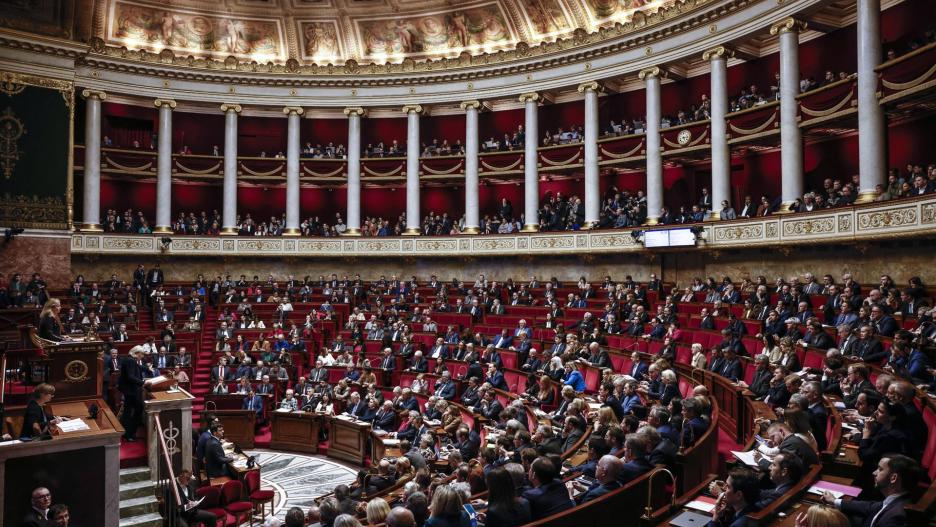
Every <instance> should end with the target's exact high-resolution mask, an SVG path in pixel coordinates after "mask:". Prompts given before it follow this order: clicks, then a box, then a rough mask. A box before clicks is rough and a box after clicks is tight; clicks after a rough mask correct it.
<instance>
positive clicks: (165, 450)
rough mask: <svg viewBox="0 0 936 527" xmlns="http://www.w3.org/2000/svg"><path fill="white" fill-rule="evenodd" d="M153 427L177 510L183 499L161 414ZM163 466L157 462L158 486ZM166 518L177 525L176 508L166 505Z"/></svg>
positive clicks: (154, 420) (154, 416)
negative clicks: (160, 419)
mask: <svg viewBox="0 0 936 527" xmlns="http://www.w3.org/2000/svg"><path fill="white" fill-rule="evenodd" d="M152 419H153V426H154V427H155V429H156V430H155V431H156V436H157V437H158V438H159V441H157V443H156V447H157V448H158V449H159V453H160V454H162V461H163V462H164V463H165V464H166V471H167V472H168V473H169V474H168V475H169V478H168V479H169V482H168V483H166V484H167V485H171V487H172V496H173V497H174V498H175V505H176V508H180V507H182V506H183V505H184V504H183V503H182V497H181V496H180V495H179V487H178V485H176V484H175V481H176V475H175V471H174V470H173V469H172V458H171V457H169V447H168V446H167V445H166V436H164V435H163V429H162V424H161V423H160V422H159V414H154V415H153V416H152ZM160 466H161V465H159V463H158V462H157V471H156V472H157V478H156V479H157V484H159V482H160V481H162V479H163V478H160V477H159V475H160V474H161V473H162V470H160V469H159V467H160ZM166 516H167V518H168V519H169V525H175V517H176V515H175V508H172V509H170V507H168V504H166Z"/></svg>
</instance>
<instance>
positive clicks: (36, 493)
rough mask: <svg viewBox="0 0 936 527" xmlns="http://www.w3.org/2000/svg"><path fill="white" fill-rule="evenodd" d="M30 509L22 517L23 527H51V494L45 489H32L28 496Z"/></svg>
mask: <svg viewBox="0 0 936 527" xmlns="http://www.w3.org/2000/svg"><path fill="white" fill-rule="evenodd" d="M30 504H31V508H30V509H29V512H28V513H26V516H25V517H23V523H22V525H23V526H24V527H52V525H53V524H52V522H51V521H50V520H51V519H50V518H49V508H50V507H51V506H52V493H51V492H50V491H49V489H47V488H45V487H38V488H36V489H33V491H32V495H31V496H30Z"/></svg>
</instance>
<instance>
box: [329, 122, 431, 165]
mask: <svg viewBox="0 0 936 527" xmlns="http://www.w3.org/2000/svg"><path fill="white" fill-rule="evenodd" d="M423 120H425V119H423ZM420 124H421V123H420ZM394 139H395V140H397V141H398V142H399V143H400V147H401V148H402V147H404V145H406V117H405V116H404V115H403V112H400V116H399V117H386V118H384V117H365V118H364V119H363V120H362V121H361V150H362V155H363V149H364V148H365V147H366V146H367V145H368V144H375V145H376V144H377V143H379V142H380V141H383V142H384V144H385V145H386V146H387V147H388V148H389V146H390V144H391V143H392V142H393V140H394ZM345 141H347V139H346V140H345Z"/></svg>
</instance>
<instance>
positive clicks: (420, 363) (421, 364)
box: [407, 351, 429, 373]
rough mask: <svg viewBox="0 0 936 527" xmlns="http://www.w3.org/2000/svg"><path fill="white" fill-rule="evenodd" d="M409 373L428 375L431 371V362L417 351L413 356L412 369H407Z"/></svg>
mask: <svg viewBox="0 0 936 527" xmlns="http://www.w3.org/2000/svg"><path fill="white" fill-rule="evenodd" d="M407 371H411V372H414V373H426V372H427V371H429V361H428V360H426V359H425V358H424V357H423V353H422V352H421V351H417V352H416V353H414V354H413V361H412V362H411V363H410V367H409V368H407Z"/></svg>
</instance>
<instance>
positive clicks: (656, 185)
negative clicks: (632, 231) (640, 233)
mask: <svg viewBox="0 0 936 527" xmlns="http://www.w3.org/2000/svg"><path fill="white" fill-rule="evenodd" d="M662 74H663V72H662V71H661V70H660V68H658V67H656V66H654V67H652V68H647V69H645V70H642V71H641V72H640V74H639V75H638V76H639V77H640V79H641V80H643V81H644V82H645V83H646V92H647V127H646V135H645V137H646V147H647V161H646V163H647V225H656V224H657V223H659V221H660V209H661V208H662V207H663V157H662V156H661V154H660V119H661V117H662V109H661V107H660V77H661V76H662Z"/></svg>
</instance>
